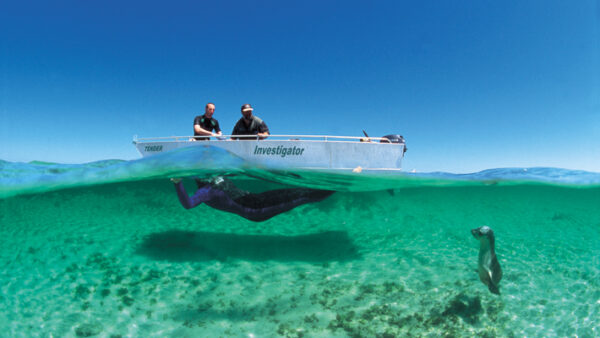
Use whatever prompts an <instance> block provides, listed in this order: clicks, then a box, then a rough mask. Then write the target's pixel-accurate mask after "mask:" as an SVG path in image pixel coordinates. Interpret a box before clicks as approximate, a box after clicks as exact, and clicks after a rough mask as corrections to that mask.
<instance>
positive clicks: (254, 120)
mask: <svg viewBox="0 0 600 338" xmlns="http://www.w3.org/2000/svg"><path fill="white" fill-rule="evenodd" d="M253 110H254V109H252V106H251V105H249V104H247V103H246V104H244V105H243V106H242V118H241V119H240V120H239V121H238V122H237V123H236V124H235V127H233V132H231V135H258V136H259V138H260V139H261V140H262V139H265V138H267V136H268V135H269V127H267V125H266V124H265V122H264V121H263V120H261V119H260V118H259V117H257V116H254V115H252V111H253ZM232 139H234V140H243V139H246V140H249V139H250V140H255V139H256V138H255V137H252V138H249V137H232Z"/></svg>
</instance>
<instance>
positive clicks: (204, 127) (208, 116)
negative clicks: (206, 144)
mask: <svg viewBox="0 0 600 338" xmlns="http://www.w3.org/2000/svg"><path fill="white" fill-rule="evenodd" d="M214 113H215V105H214V103H207V104H206V107H205V108H204V115H201V116H196V118H195V119H194V135H206V136H221V128H220V127H219V121H217V120H216V119H213V117H212V116H213V114H214ZM213 130H214V131H215V132H214V133H213ZM195 139H196V141H206V140H208V137H195Z"/></svg>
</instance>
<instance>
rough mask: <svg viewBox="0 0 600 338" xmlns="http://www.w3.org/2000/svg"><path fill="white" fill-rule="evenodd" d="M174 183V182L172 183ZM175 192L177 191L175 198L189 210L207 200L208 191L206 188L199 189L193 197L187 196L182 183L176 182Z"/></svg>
mask: <svg viewBox="0 0 600 338" xmlns="http://www.w3.org/2000/svg"><path fill="white" fill-rule="evenodd" d="M173 182H175V181H173ZM175 191H177V197H178V198H179V202H180V203H181V205H182V206H183V207H184V208H186V209H191V208H193V207H196V206H198V205H200V204H202V203H203V202H206V200H208V197H209V196H208V194H209V190H208V189H207V188H200V189H198V191H196V193H195V194H194V195H193V196H189V195H188V193H187V192H186V191H185V187H184V186H183V182H181V181H178V182H176V183H175Z"/></svg>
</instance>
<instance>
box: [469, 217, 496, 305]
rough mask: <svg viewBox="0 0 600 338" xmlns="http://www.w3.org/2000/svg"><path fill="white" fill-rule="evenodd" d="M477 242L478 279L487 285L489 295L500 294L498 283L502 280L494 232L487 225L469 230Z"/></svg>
mask: <svg viewBox="0 0 600 338" xmlns="http://www.w3.org/2000/svg"><path fill="white" fill-rule="evenodd" d="M471 234H473V237H475V238H476V239H478V240H479V261H478V266H479V279H481V281H482V282H483V284H485V285H487V287H488V289H489V290H490V292H491V293H494V294H497V295H499V294H500V290H499V289H498V283H500V279H502V269H501V268H500V263H498V258H496V251H495V249H494V231H492V229H491V228H490V227H488V226H487V225H484V226H481V227H479V228H476V229H472V230H471Z"/></svg>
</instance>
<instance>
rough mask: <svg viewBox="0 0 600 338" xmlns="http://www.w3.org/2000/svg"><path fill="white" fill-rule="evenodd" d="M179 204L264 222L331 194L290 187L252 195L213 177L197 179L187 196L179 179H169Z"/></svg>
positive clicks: (323, 191) (222, 179) (219, 178)
mask: <svg viewBox="0 0 600 338" xmlns="http://www.w3.org/2000/svg"><path fill="white" fill-rule="evenodd" d="M171 180H172V181H173V183H175V190H176V191H177V196H178V197H179V202H181V205H182V206H183V207H184V208H186V209H191V208H193V207H195V206H198V205H200V204H202V203H205V204H206V205H208V206H210V207H212V208H215V209H219V210H222V211H227V212H231V213H234V214H238V215H240V216H242V217H244V218H246V219H249V220H251V221H254V222H262V221H266V220H268V219H269V218H271V217H273V216H276V215H279V214H280V213H282V212H286V211H289V210H292V209H294V208H295V207H297V206H300V205H302V204H306V203H312V202H318V201H321V200H323V199H325V198H327V197H329V196H330V195H331V194H333V191H329V190H316V189H306V188H290V189H277V190H270V191H265V192H262V193H251V192H249V191H245V190H242V189H240V188H238V187H236V186H235V185H234V184H233V182H231V181H229V180H227V179H225V178H223V177H220V176H219V177H216V178H214V179H211V180H209V181H201V180H198V179H196V184H197V186H198V190H197V191H196V193H194V195H192V196H189V195H188V194H187V192H186V191H185V188H184V186H183V183H182V182H181V179H171Z"/></svg>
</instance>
